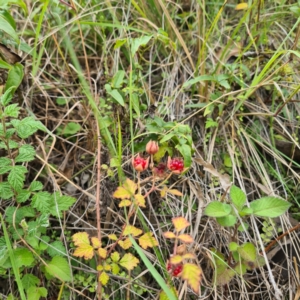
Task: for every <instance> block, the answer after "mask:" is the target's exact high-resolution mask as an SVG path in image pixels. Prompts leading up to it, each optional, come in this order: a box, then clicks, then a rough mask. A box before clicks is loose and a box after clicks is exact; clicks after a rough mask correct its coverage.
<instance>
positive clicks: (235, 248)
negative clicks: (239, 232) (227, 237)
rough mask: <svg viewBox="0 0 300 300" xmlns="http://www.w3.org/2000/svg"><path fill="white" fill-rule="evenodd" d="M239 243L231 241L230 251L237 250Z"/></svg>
mask: <svg viewBox="0 0 300 300" xmlns="http://www.w3.org/2000/svg"><path fill="white" fill-rule="evenodd" d="M238 247H239V245H238V244H237V243H236V242H230V243H229V251H231V252H233V251H237V249H238Z"/></svg>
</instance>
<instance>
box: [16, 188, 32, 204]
mask: <svg viewBox="0 0 300 300" xmlns="http://www.w3.org/2000/svg"><path fill="white" fill-rule="evenodd" d="M30 195H31V193H30V192H29V191H27V190H21V191H18V194H17V202H18V203H23V202H25V201H27V200H28V199H29V197H30Z"/></svg>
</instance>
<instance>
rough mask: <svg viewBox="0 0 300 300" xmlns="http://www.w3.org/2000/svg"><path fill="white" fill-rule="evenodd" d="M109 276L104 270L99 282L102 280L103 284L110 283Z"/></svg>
mask: <svg viewBox="0 0 300 300" xmlns="http://www.w3.org/2000/svg"><path fill="white" fill-rule="evenodd" d="M108 280H109V276H108V275H107V274H106V273H105V272H102V273H101V274H100V276H99V282H101V284H102V285H106V284H107V283H108Z"/></svg>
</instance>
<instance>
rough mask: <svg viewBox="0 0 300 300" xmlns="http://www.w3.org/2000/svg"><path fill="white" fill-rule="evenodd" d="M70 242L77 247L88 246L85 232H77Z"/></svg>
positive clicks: (87, 237) (88, 242)
mask: <svg viewBox="0 0 300 300" xmlns="http://www.w3.org/2000/svg"><path fill="white" fill-rule="evenodd" d="M72 240H73V242H74V244H75V246H79V245H80V244H88V245H90V240H89V235H88V234H87V233H86V232H77V233H75V234H74V235H73V236H72Z"/></svg>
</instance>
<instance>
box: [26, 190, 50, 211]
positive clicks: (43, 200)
mask: <svg viewBox="0 0 300 300" xmlns="http://www.w3.org/2000/svg"><path fill="white" fill-rule="evenodd" d="M51 200H52V196H51V194H50V193H48V192H38V193H36V194H35V195H33V197H32V202H31V204H32V207H34V208H36V209H37V210H38V211H40V212H42V213H49V211H50V204H51Z"/></svg>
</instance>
